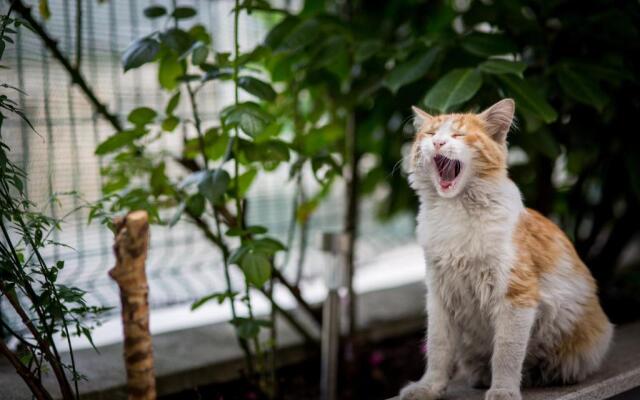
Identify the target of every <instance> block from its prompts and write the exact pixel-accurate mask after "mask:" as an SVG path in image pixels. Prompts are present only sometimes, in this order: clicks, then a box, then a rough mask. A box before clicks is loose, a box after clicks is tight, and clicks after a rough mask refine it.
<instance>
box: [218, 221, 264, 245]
mask: <svg viewBox="0 0 640 400" xmlns="http://www.w3.org/2000/svg"><path fill="white" fill-rule="evenodd" d="M267 232H268V230H267V228H265V227H264V226H260V225H252V226H247V227H246V228H245V229H240V228H237V227H234V228H230V229H228V230H227V231H226V232H225V235H227V236H246V235H262V234H263V233H267ZM245 247H247V248H249V249H252V248H253V241H251V242H249V244H247V245H246V246H245Z"/></svg>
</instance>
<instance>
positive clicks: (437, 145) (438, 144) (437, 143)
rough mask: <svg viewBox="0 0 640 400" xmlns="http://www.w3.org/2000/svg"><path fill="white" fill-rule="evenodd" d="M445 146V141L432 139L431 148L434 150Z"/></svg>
mask: <svg viewBox="0 0 640 400" xmlns="http://www.w3.org/2000/svg"><path fill="white" fill-rule="evenodd" d="M445 144H447V140H446V139H433V146H434V147H435V148H436V150H440V148H441V147H442V146H444V145H445Z"/></svg>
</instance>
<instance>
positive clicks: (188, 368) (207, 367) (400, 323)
mask: <svg viewBox="0 0 640 400" xmlns="http://www.w3.org/2000/svg"><path fill="white" fill-rule="evenodd" d="M358 309H359V315H358V317H359V318H358V319H359V321H358V325H359V327H360V328H361V329H363V330H364V331H366V332H367V336H368V337H371V338H373V339H375V340H380V339H383V338H386V337H393V336H397V335H402V334H405V333H409V332H415V330H416V329H420V328H421V327H422V326H423V325H424V316H423V313H424V285H423V284H422V283H412V284H407V285H402V286H399V287H395V288H390V289H384V290H378V291H375V292H369V293H364V294H362V295H360V296H359V297H358ZM295 314H296V315H297V316H298V317H300V319H301V320H302V321H303V322H304V323H306V324H307V325H308V326H309V327H311V326H312V324H311V322H310V321H309V320H308V319H305V318H304V315H302V314H300V313H298V312H295ZM316 333H317V332H316ZM278 343H279V347H280V351H279V354H278V358H279V361H280V363H281V364H282V365H287V364H293V363H296V362H299V361H301V360H303V359H305V358H306V357H308V356H309V355H310V350H309V349H308V348H306V347H305V346H303V343H302V341H301V339H300V337H299V336H298V335H297V334H296V332H295V331H293V330H292V328H291V327H290V326H289V325H287V323H286V322H284V321H279V325H278ZM99 350H100V354H97V353H96V352H95V351H93V350H92V349H86V350H80V351H77V352H75V358H76V364H77V366H78V370H79V371H80V372H81V373H82V374H84V375H86V377H87V380H86V381H82V382H81V383H80V392H81V393H82V398H83V399H89V400H103V399H104V400H106V399H109V400H113V399H126V398H127V396H126V392H125V384H126V376H125V369H124V362H123V359H122V344H120V343H119V344H113V345H107V346H102V347H100V348H99ZM153 351H154V361H155V369H156V375H157V392H158V395H160V396H162V395H167V394H172V393H176V392H180V391H182V390H187V389H190V388H192V387H194V386H198V385H207V384H213V383H219V382H226V381H230V380H232V379H235V378H237V377H239V371H240V370H241V368H242V363H243V361H242V351H241V350H240V348H239V346H238V343H237V341H236V338H235V334H234V332H233V329H232V327H231V325H230V324H229V323H226V322H225V323H217V324H212V325H208V326H203V327H198V328H191V329H186V330H182V331H175V332H170V333H164V334H160V335H154V337H153ZM311 351H313V350H311ZM45 385H46V386H47V387H48V388H55V384H54V382H53V381H52V380H51V377H47V378H46V379H45ZM0 399H7V400H8V399H12V400H28V399H31V394H30V392H29V390H28V388H27V386H26V385H25V384H24V383H23V381H22V379H20V378H19V377H18V375H17V374H16V373H15V371H14V370H13V368H12V367H11V365H9V364H8V363H7V362H6V361H5V360H4V358H0Z"/></svg>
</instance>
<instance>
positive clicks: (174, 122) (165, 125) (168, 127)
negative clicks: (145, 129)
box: [162, 115, 180, 132]
mask: <svg viewBox="0 0 640 400" xmlns="http://www.w3.org/2000/svg"><path fill="white" fill-rule="evenodd" d="M179 123H180V119H179V118H178V117H176V116H174V115H170V116H168V117H167V118H165V119H164V121H162V130H163V131H167V132H172V131H173V130H174V129H176V126H178V124H179Z"/></svg>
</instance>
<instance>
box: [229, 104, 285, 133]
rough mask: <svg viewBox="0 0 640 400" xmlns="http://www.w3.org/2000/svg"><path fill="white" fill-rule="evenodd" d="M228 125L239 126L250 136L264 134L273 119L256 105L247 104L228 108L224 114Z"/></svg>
mask: <svg viewBox="0 0 640 400" xmlns="http://www.w3.org/2000/svg"><path fill="white" fill-rule="evenodd" d="M222 118H223V119H224V121H225V123H226V124H227V125H235V124H237V125H238V126H240V128H241V129H242V130H243V131H244V132H245V133H246V134H247V135H249V136H256V135H258V134H259V133H260V132H262V131H263V130H264V129H265V128H266V126H267V125H268V124H269V123H270V122H271V121H272V120H273V117H272V116H271V115H270V114H269V113H267V112H266V111H265V110H264V109H263V108H262V107H260V106H259V105H258V104H256V103H251V102H245V103H240V104H237V105H233V106H230V107H227V108H226V109H225V110H224V111H223V112H222Z"/></svg>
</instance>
